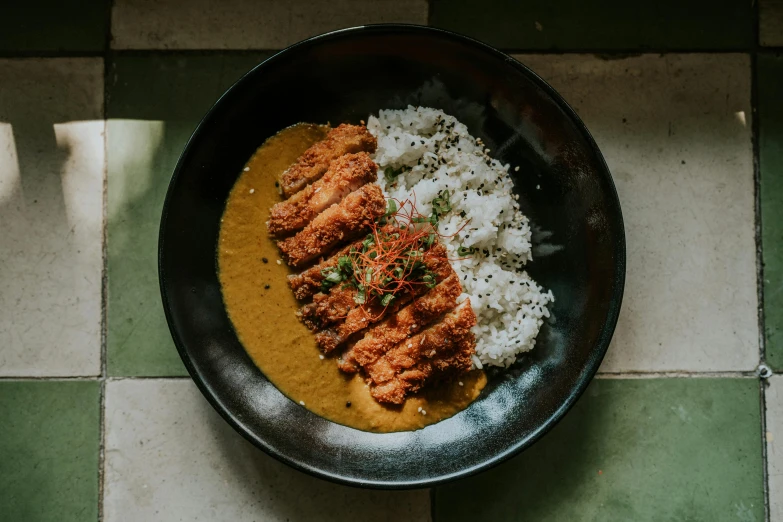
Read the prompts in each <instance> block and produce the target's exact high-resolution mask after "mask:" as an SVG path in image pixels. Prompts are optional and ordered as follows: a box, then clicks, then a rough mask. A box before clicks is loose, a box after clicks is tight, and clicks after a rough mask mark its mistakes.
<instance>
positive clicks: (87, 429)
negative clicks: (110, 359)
mask: <svg viewBox="0 0 783 522" xmlns="http://www.w3.org/2000/svg"><path fill="white" fill-rule="evenodd" d="M99 394H100V389H99V385H98V382H97V381H3V382H0V419H2V421H0V426H1V427H0V519H2V520H8V521H17V520H18V521H24V522H43V521H53V522H55V521H56V522H70V521H74V522H86V521H90V520H97V519H98V452H99V449H100V446H99V444H100V442H99V439H100V425H99V422H100V421H99V405H100V397H99Z"/></svg>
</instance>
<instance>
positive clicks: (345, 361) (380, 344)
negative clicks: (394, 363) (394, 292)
mask: <svg viewBox="0 0 783 522" xmlns="http://www.w3.org/2000/svg"><path fill="white" fill-rule="evenodd" d="M461 293H462V285H460V282H459V277H458V276H457V274H452V275H450V276H449V277H447V278H446V279H444V280H443V281H442V282H441V283H440V284H438V285H437V286H435V288H433V289H432V290H430V291H429V292H427V293H426V294H424V295H423V296H421V297H419V298H418V299H415V300H414V301H413V302H412V303H410V304H409V305H408V306H406V307H405V308H403V309H401V310H400V311H398V312H397V313H396V314H394V315H390V316H389V317H387V318H386V319H384V320H383V321H381V322H380V323H377V324H376V325H374V326H372V327H370V328H368V329H367V332H366V333H365V334H364V337H362V338H361V339H360V340H358V341H357V342H356V343H354V344H353V345H352V346H350V347H349V348H348V349H346V350H345V351H344V352H343V353H342V355H341V356H340V359H339V360H338V362H337V364H338V366H339V367H340V369H341V370H343V371H344V372H348V373H356V372H357V371H359V368H360V367H362V366H367V365H369V364H372V363H374V362H375V361H376V360H378V359H379V358H380V357H381V356H383V354H385V353H386V352H387V351H389V350H390V349H392V348H393V347H394V346H396V345H397V344H398V343H400V342H402V341H404V340H405V339H407V338H408V337H410V336H412V335H415V334H417V333H418V332H419V331H420V330H421V329H422V328H424V327H425V326H427V324H429V323H430V322H432V321H434V320H435V319H436V318H437V317H438V316H440V315H441V314H443V313H444V312H447V311H449V310H451V309H452V308H454V306H456V304H457V298H458V297H459V296H460V294H461Z"/></svg>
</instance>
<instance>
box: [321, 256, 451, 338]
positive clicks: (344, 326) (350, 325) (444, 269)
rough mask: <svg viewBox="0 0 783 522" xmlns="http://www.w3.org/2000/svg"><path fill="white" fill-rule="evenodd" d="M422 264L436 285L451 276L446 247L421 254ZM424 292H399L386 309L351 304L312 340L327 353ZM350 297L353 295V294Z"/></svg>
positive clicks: (324, 323)
mask: <svg viewBox="0 0 783 522" xmlns="http://www.w3.org/2000/svg"><path fill="white" fill-rule="evenodd" d="M422 262H423V263H424V264H425V266H426V267H427V269H428V270H430V271H432V272H433V275H434V276H435V282H436V283H440V282H441V281H443V280H444V279H446V278H447V277H448V276H449V275H451V274H453V273H454V269H453V268H452V267H451V264H450V263H449V260H448V251H447V250H446V247H444V246H443V245H442V244H440V243H437V244H435V245H433V246H432V248H430V249H429V250H427V251H426V252H425V253H424V256H422ZM427 290H428V288H427V287H426V286H424V285H420V286H419V287H418V288H417V291H416V292H415V294H414V295H411V294H410V293H408V292H401V293H400V294H398V295H397V296H396V298H395V300H394V301H393V302H392V304H391V305H389V306H388V307H386V306H383V305H381V304H380V303H378V302H377V301H373V302H371V303H368V304H367V305H365V306H364V307H362V306H359V305H355V306H353V307H351V308H350V309H349V310H347V311H346V312H345V314H343V315H342V316H340V317H338V320H337V321H332V323H337V324H336V325H335V326H334V327H332V328H329V329H326V330H324V331H322V332H318V333H317V334H316V335H315V340H316V342H317V343H318V346H319V347H320V348H321V349H322V350H323V351H324V352H327V353H328V352H331V351H332V350H334V349H335V348H337V347H338V346H340V345H341V344H343V343H344V342H346V341H347V340H348V339H349V338H350V337H351V336H352V335H354V334H356V333H357V332H360V331H362V330H364V329H365V328H367V327H368V326H370V325H371V324H373V323H377V322H378V321H380V320H381V319H383V318H384V317H386V316H387V315H390V314H394V313H396V312H397V310H399V309H400V308H402V307H403V306H404V305H406V304H408V303H409V302H410V301H411V300H413V298H414V297H417V296H420V295H423V294H424V293H426V292H427ZM352 295H356V294H355V291H354V293H353V294H352ZM317 296H318V294H316V297H317ZM339 299H340V296H339V295H337V296H336V297H335V300H336V303H335V305H329V304H326V303H325V304H326V306H328V307H329V308H330V309H336V308H338V307H339V303H340V301H339ZM315 300H316V298H315V297H314V298H313V302H315ZM319 301H320V300H319ZM319 312H320V314H321V315H324V314H325V313H330V312H328V311H316V313H319ZM330 316H334V317H337V315H336V314H331V313H330ZM320 324H321V325H322V328H323V327H326V326H328V325H329V324H330V323H329V322H327V321H326V320H321V321H320Z"/></svg>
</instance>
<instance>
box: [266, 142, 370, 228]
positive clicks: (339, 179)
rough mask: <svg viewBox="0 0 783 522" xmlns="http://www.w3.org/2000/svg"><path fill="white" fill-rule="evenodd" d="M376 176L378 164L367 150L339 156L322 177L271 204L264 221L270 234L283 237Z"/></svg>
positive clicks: (302, 226) (303, 225)
mask: <svg viewBox="0 0 783 522" xmlns="http://www.w3.org/2000/svg"><path fill="white" fill-rule="evenodd" d="M377 179H378V165H376V163H375V162H374V161H373V160H372V158H370V155H369V154H367V153H366V152H359V153H356V154H346V155H345V156H340V157H339V158H337V159H336V160H334V161H333V162H332V163H331V165H329V169H328V170H327V171H326V174H324V176H323V177H322V178H321V179H319V180H318V181H316V182H315V183H313V184H312V185H308V186H307V187H305V189H304V190H302V191H300V192H297V193H296V194H294V195H293V196H291V197H290V198H289V199H287V200H285V201H281V202H280V203H278V204H276V205H275V206H273V207H272V210H271V212H270V215H269V221H267V223H266V225H267V228H268V229H269V233H270V234H272V235H274V236H285V235H289V234H292V233H294V232H296V231H298V230H301V229H303V228H304V227H305V226H307V224H308V223H309V222H310V221H312V220H313V219H314V218H315V216H317V215H318V214H319V213H321V212H322V211H324V210H325V209H327V208H329V207H330V206H332V205H334V204H335V203H339V202H340V200H342V199H343V198H344V197H345V196H347V195H348V194H349V193H351V192H353V191H354V190H356V189H358V188H359V187H361V186H362V185H366V184H367V183H372V182H373V181H375V180H377Z"/></svg>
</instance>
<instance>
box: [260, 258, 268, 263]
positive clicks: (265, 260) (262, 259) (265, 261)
mask: <svg viewBox="0 0 783 522" xmlns="http://www.w3.org/2000/svg"><path fill="white" fill-rule="evenodd" d="M261 261H263V262H264V263H268V262H269V260H268V259H267V258H265V257H262V258H261Z"/></svg>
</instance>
